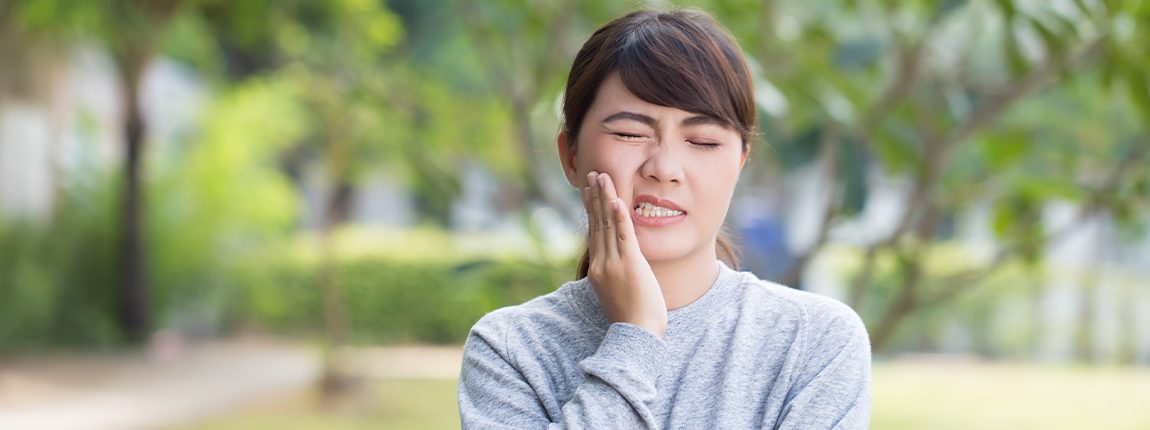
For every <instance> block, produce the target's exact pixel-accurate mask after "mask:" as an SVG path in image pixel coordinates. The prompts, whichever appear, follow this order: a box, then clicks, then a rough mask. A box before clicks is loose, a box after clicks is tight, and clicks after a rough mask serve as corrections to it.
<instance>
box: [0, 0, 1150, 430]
mask: <svg viewBox="0 0 1150 430" xmlns="http://www.w3.org/2000/svg"><path fill="white" fill-rule="evenodd" d="M648 4H652V3H639V2H632V1H623V2H619V1H602V0H601V1H573V0H538V1H528V0H492V1H484V0H427V1H419V0H277V1H273V0H242V1H227V0H186V1H181V0H0V427H2V428H88V429H91V428H178V429H241V428H242V429H247V428H277V429H278V428H301V429H303V428H397V429H406V428H411V429H424V428H458V426H459V422H458V413H457V411H456V405H455V384H456V378H457V376H458V371H459V356H460V349H461V343H462V341H463V340H464V339H465V338H466V336H467V332H468V329H469V328H470V326H471V324H473V323H474V322H475V321H476V320H478V319H479V317H481V316H482V315H483V314H484V313H486V312H489V311H491V310H493V309H496V308H498V307H502V306H507V305H512V304H516V303H520V302H522V301H524V300H526V299H529V298H531V297H534V296H537V295H540V294H545V293H547V292H549V291H552V290H554V289H555V288H557V287H558V286H559V285H560V284H561V283H563V282H565V281H568V280H571V279H572V278H573V275H574V270H575V259H576V257H578V253H579V252H580V251H581V247H582V238H581V233H580V231H581V229H582V228H583V213H582V210H581V207H580V204H579V200H578V196H577V194H576V193H575V192H574V190H572V189H570V188H569V187H568V186H567V184H566V183H565V182H564V180H563V176H562V173H561V171H560V169H559V165H558V159H557V156H556V154H555V150H554V138H555V135H556V133H557V132H558V130H559V127H560V123H559V117H558V110H559V105H560V102H561V100H562V94H561V92H562V88H563V84H564V82H565V79H566V72H567V69H568V67H569V66H570V62H571V59H572V58H573V57H574V54H575V52H576V51H577V50H578V48H579V46H580V45H581V43H582V42H583V41H584V40H585V39H586V38H587V37H588V36H589V35H590V33H591V32H592V31H593V30H594V29H595V28H596V27H598V26H599V25H602V24H604V23H606V22H607V21H609V20H610V19H612V18H614V17H616V16H619V15H621V14H623V13H625V12H627V11H630V10H633V9H635V8H637V7H641V6H643V5H648ZM660 4H664V3H660ZM670 4H671V3H665V4H664V5H670ZM673 4H674V5H689V6H698V7H701V8H703V9H705V10H707V11H709V12H711V13H712V14H713V15H715V16H716V17H717V18H718V20H719V21H720V22H722V23H723V24H725V25H726V26H728V27H729V29H730V30H731V32H732V33H733V34H734V36H735V37H736V38H737V39H738V40H739V42H740V44H741V45H742V47H743V49H744V50H745V52H746V54H747V55H748V57H749V59H750V61H751V63H752V69H753V73H754V77H755V80H756V99H757V102H758V107H759V113H760V119H761V125H762V130H761V135H760V138H759V139H758V141H757V142H755V143H754V144H753V150H752V156H751V161H750V162H749V163H748V165H747V168H746V169H745V170H744V172H743V175H742V178H741V180H740V185H739V188H738V189H737V191H736V197H735V200H734V202H733V205H732V208H731V211H730V214H729V217H728V221H727V228H728V229H729V231H730V232H731V233H732V234H733V236H735V237H736V238H737V239H738V242H739V243H740V244H741V247H742V252H743V264H744V269H745V270H750V271H753V272H754V273H756V274H757V275H758V276H759V277H761V278H764V279H768V280H773V281H776V282H780V283H785V284H787V285H790V286H793V287H796V288H801V289H804V290H809V291H813V292H816V293H819V294H824V295H828V296H831V297H835V298H837V299H839V300H842V301H844V302H846V303H848V304H850V305H851V306H852V307H853V308H855V309H856V310H857V311H858V312H859V313H860V314H861V315H862V316H863V319H864V320H865V321H866V323H867V325H868V329H869V331H870V335H871V339H872V342H873V348H874V351H875V363H874V369H875V370H874V410H873V422H872V427H874V428H878V429H925V428H930V429H952V428H953V429H969V428H983V429H988V428H1011V429H1014V428H1048V429H1058V428H1107V429H1148V428H1150V410H1148V409H1147V408H1146V407H1145V404H1146V403H1145V402H1146V399H1150V312H1148V311H1150V236H1148V235H1147V229H1148V228H1150V167H1148V164H1147V154H1146V152H1147V150H1148V149H1150V125H1148V124H1150V50H1148V48H1147V47H1150V1H1145V0H1049V1H1040V0H966V1H964V0H943V1H924V0H907V1H893V0H858V1H845V0H839V1H835V0H807V1H797V0H762V1H752V0H725V1H721V0H715V1H683V2H674V3H673Z"/></svg>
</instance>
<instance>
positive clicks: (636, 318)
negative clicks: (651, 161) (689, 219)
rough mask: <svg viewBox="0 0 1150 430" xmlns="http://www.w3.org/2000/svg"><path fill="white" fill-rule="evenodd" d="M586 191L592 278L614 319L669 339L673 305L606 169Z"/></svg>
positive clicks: (593, 175)
mask: <svg viewBox="0 0 1150 430" xmlns="http://www.w3.org/2000/svg"><path fill="white" fill-rule="evenodd" d="M587 185H588V186H587V187H586V188H584V189H583V206H585V207H586V208H587V251H588V253H589V254H590V258H589V260H590V264H589V267H588V269H587V276H588V277H589V278H591V285H592V287H594V288H595V295H596V296H597V297H598V298H599V305H600V306H601V307H602V308H603V311H604V312H605V313H606V314H607V319H608V320H610V321H611V322H613V323H614V322H625V323H630V324H634V325H637V326H639V327H642V328H644V329H646V330H647V331H650V332H651V333H654V334H655V335H656V336H659V337H663V333H664V332H665V331H666V330H667V303H666V301H665V300H664V299H663V291H662V289H660V288H659V281H658V280H657V279H655V273H654V272H652V271H651V265H650V264H649V263H647V259H646V258H645V257H643V253H642V252H641V251H640V250H639V241H638V238H637V237H636V236H635V227H634V225H633V224H632V223H631V213H630V212H631V211H630V208H628V207H627V205H625V204H624V202H623V200H622V199H619V198H618V194H617V193H616V191H615V184H614V182H612V181H611V177H610V176H609V175H607V174H606V173H598V172H591V173H589V174H588V175H587Z"/></svg>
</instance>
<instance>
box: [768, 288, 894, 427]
mask: <svg viewBox="0 0 1150 430" xmlns="http://www.w3.org/2000/svg"><path fill="white" fill-rule="evenodd" d="M823 310H824V311H825V312H826V313H827V314H824V315H821V317H825V318H826V319H827V320H829V322H828V323H826V324H821V326H822V327H823V328H822V329H821V330H820V329H816V331H815V332H813V333H811V334H810V338H809V341H808V342H809V343H808V344H807V346H808V348H809V349H808V351H807V354H806V356H807V358H806V360H804V364H803V367H802V370H801V371H800V373H799V375H798V376H797V378H796V380H795V384H794V386H793V387H792V389H791V391H790V393H789V394H788V400H787V403H786V405H785V406H784V407H783V410H782V413H781V417H780V420H779V421H778V425H777V426H776V427H775V428H778V429H865V428H867V427H868V426H869V425H870V379H871V349H870V338H869V337H868V336H867V332H866V327H865V326H864V325H863V322H862V320H861V319H859V317H858V314H856V313H855V312H854V311H853V310H851V309H850V308H849V307H847V306H846V305H844V304H842V303H838V302H835V303H833V305H831V306H830V307H829V308H823Z"/></svg>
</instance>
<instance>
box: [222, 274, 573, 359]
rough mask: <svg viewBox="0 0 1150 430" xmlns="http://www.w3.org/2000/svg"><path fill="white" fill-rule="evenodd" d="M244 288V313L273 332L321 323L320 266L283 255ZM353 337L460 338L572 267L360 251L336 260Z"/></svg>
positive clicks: (305, 329)
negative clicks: (387, 255)
mask: <svg viewBox="0 0 1150 430" xmlns="http://www.w3.org/2000/svg"><path fill="white" fill-rule="evenodd" d="M276 261H278V263H273V264H278V265H276V266H275V267H274V268H270V270H269V266H268V265H258V266H253V267H258V268H259V269H258V270H253V271H251V272H250V276H249V277H248V278H247V280H246V281H245V282H244V283H243V285H242V286H241V287H240V288H241V289H242V290H243V291H244V292H245V294H244V297H243V301H244V302H245V305H244V306H242V307H241V308H242V309H247V314H246V315H244V316H243V318H241V319H242V320H243V321H244V322H245V323H248V324H254V325H257V326H259V327H262V328H265V329H269V330H271V331H273V332H279V333H284V334H315V333H317V332H318V331H319V330H320V329H321V328H322V327H323V321H322V316H323V312H322V311H323V308H322V300H321V282H320V271H319V267H318V265H317V264H315V263H306V262H300V261H293V260H285V259H278V260H276ZM335 270H336V279H337V282H338V283H339V285H340V287H341V292H342V294H343V303H344V304H345V309H346V312H347V318H348V325H349V335H350V338H351V339H350V340H351V341H352V342H355V343H396V342H430V343H454V342H462V341H463V340H464V339H465V338H466V336H467V333H468V330H469V329H470V327H471V325H472V324H474V323H475V322H476V321H477V320H479V318H480V317H482V316H483V315H484V314H485V313H487V312H490V311H492V310H494V309H497V308H499V307H503V306H508V305H513V304H518V303H522V302H524V301H526V300H529V299H531V298H533V297H536V296H539V295H542V294H546V293H548V292H550V291H553V290H554V289H556V288H557V287H558V286H559V285H561V284H562V283H563V282H565V281H566V280H569V279H570V277H571V276H570V273H569V272H570V270H569V268H557V267H553V266H550V265H546V264H542V263H538V262H531V261H469V262H450V261H391V260H388V259H386V258H379V257H374V258H373V257H361V258H356V259H350V260H345V261H340V262H338V263H337V264H336V269H335Z"/></svg>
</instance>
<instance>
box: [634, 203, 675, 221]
mask: <svg viewBox="0 0 1150 430" xmlns="http://www.w3.org/2000/svg"><path fill="white" fill-rule="evenodd" d="M635 212H638V213H639V215H642V216H645V217H647V218H663V217H669V216H678V215H682V214H683V211H680V210H675V209H668V208H665V207H661V206H655V205H654V204H651V203H648V202H641V203H639V206H636V207H635Z"/></svg>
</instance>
